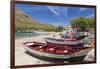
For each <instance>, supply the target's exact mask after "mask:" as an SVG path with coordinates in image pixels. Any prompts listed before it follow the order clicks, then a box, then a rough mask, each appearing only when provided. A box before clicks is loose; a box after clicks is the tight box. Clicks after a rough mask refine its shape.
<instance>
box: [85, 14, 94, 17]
mask: <svg viewBox="0 0 100 69" xmlns="http://www.w3.org/2000/svg"><path fill="white" fill-rule="evenodd" d="M86 17H94V14H91V15H88V16H86Z"/></svg>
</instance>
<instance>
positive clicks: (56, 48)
mask: <svg viewBox="0 0 100 69" xmlns="http://www.w3.org/2000/svg"><path fill="white" fill-rule="evenodd" d="M23 47H24V48H25V49H26V50H27V51H28V52H30V53H32V54H34V55H36V56H39V57H48V58H54V59H69V58H72V57H79V56H84V55H87V53H88V52H89V51H90V50H91V49H92V48H91V47H79V46H78V47H75V46H67V45H66V46H61V45H55V44H47V43H40V42H25V43H24V46H23Z"/></svg>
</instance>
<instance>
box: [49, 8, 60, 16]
mask: <svg viewBox="0 0 100 69" xmlns="http://www.w3.org/2000/svg"><path fill="white" fill-rule="evenodd" d="M47 7H48V9H49V10H50V11H51V12H52V13H54V14H56V15H60V13H59V12H58V11H57V10H56V8H54V7H51V6H47Z"/></svg>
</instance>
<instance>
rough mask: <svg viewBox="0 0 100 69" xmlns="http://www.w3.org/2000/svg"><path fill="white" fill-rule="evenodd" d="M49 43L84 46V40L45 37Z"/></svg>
mask: <svg viewBox="0 0 100 69" xmlns="http://www.w3.org/2000/svg"><path fill="white" fill-rule="evenodd" d="M44 40H45V41H46V42H47V43H48V44H58V45H69V46H83V45H84V41H83V40H82V39H81V40H78V39H75V38H73V39H70V38H44Z"/></svg>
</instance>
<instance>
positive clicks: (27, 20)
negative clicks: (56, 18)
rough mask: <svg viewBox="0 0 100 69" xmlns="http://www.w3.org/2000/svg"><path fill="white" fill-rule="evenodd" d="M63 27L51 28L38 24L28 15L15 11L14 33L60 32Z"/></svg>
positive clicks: (18, 10)
mask: <svg viewBox="0 0 100 69" xmlns="http://www.w3.org/2000/svg"><path fill="white" fill-rule="evenodd" d="M62 29H63V27H60V26H58V27H57V26H53V25H48V24H43V23H39V22H37V21H35V20H33V19H32V18H31V17H30V16H29V15H27V14H26V13H24V12H23V11H21V10H20V9H16V10H15V30H16V32H18V31H20V32H30V31H34V30H35V31H36V30H37V31H40V30H41V31H61V30H62Z"/></svg>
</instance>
